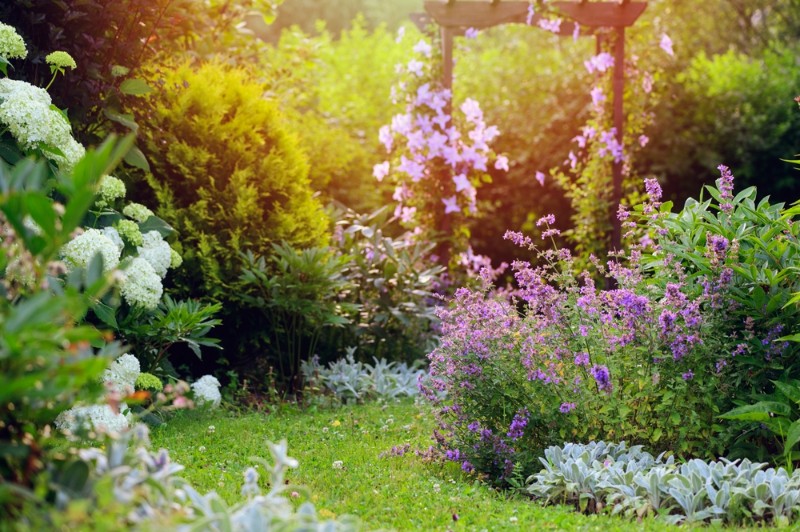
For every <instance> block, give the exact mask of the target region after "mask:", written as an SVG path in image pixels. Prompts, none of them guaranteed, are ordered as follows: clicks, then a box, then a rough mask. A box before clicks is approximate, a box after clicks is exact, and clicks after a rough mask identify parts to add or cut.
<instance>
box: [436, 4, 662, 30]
mask: <svg viewBox="0 0 800 532" xmlns="http://www.w3.org/2000/svg"><path fill="white" fill-rule="evenodd" d="M549 5H550V6H552V7H554V8H555V9H557V10H558V11H560V12H561V13H562V14H563V15H564V16H566V17H569V18H570V19H572V20H574V21H575V22H577V23H578V24H580V25H581V26H587V27H590V28H600V27H616V28H620V27H627V26H632V25H633V24H634V23H635V22H636V20H637V19H638V18H639V17H640V16H641V14H642V13H643V12H644V10H645V8H647V3H646V2H631V1H629V0H624V1H623V2H622V3H619V2H585V1H577V2H551V3H550V4H549ZM529 6H530V3H529V2H520V1H515V2H491V3H490V2H469V1H461V2H456V1H453V0H427V1H426V2H425V11H426V12H427V13H428V14H429V15H430V16H431V18H433V20H434V21H435V22H436V23H437V24H438V25H439V26H442V27H448V28H459V27H464V28H475V29H484V28H490V27H492V26H498V25H500V24H508V23H525V22H526V20H527V18H528V7H529ZM537 17H538V15H537ZM536 20H538V18H536V19H535V21H534V23H535V22H536ZM565 26H566V24H565ZM572 28H574V26H572ZM562 32H563V33H565V34H570V33H571V28H566V27H565V28H564V29H563V30H562Z"/></svg>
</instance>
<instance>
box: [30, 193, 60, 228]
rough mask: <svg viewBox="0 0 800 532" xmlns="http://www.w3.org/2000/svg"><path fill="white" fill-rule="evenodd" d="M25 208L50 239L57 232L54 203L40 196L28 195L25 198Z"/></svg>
mask: <svg viewBox="0 0 800 532" xmlns="http://www.w3.org/2000/svg"><path fill="white" fill-rule="evenodd" d="M25 207H26V209H27V211H28V214H30V215H31V218H32V219H33V221H34V222H36V224H37V225H38V226H39V227H41V229H42V231H44V233H45V234H46V235H48V236H50V237H52V236H53V235H54V234H55V232H56V213H55V212H54V211H53V201H52V200H50V199H48V198H46V197H45V196H42V195H38V194H28V195H27V196H26V197H25Z"/></svg>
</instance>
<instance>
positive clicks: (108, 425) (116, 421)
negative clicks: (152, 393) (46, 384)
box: [55, 405, 130, 433]
mask: <svg viewBox="0 0 800 532" xmlns="http://www.w3.org/2000/svg"><path fill="white" fill-rule="evenodd" d="M125 410H127V407H126V406H125V405H122V406H121V408H120V412H119V413H118V414H115V413H114V411H113V410H112V409H111V407H110V406H108V405H93V406H73V407H72V408H70V409H69V410H65V411H64V412H61V414H59V415H58V417H57V418H56V421H55V425H56V428H57V429H59V430H68V431H70V432H73V433H74V432H77V431H78V430H80V429H86V430H91V429H94V430H96V431H100V432H122V431H124V430H125V429H127V428H128V426H129V425H130V420H129V419H128V416H126V415H125V413H124V412H125Z"/></svg>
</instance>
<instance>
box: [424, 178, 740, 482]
mask: <svg viewBox="0 0 800 532" xmlns="http://www.w3.org/2000/svg"><path fill="white" fill-rule="evenodd" d="M647 190H648V193H649V199H648V200H647V201H646V202H645V203H644V204H643V205H642V206H641V207H640V208H639V210H638V211H637V212H639V213H640V214H639V215H638V218H637V219H638V220H639V222H640V223H639V224H636V223H635V222H633V220H632V219H631V220H630V221H628V222H627V223H628V224H632V223H633V224H634V227H630V226H629V229H632V230H633V229H637V230H639V231H641V232H644V233H647V232H648V231H658V230H660V229H659V227H658V225H657V223H656V222H657V221H658V220H660V219H661V215H660V212H661V211H660V208H661V205H660V189H659V188H658V185H657V183H656V182H655V181H648V182H647ZM621 217H623V218H625V219H627V218H628V216H627V213H622V215H621ZM538 224H539V225H540V226H541V227H542V228H543V238H545V239H550V240H551V241H552V242H553V243H554V241H553V240H552V239H553V238H554V237H555V236H557V234H558V229H556V228H555V227H554V224H555V219H554V217H553V216H546V217H544V218H542V219H541V220H539V222H538ZM506 238H507V239H509V240H511V241H512V242H514V243H516V244H517V245H520V246H522V247H524V248H528V249H531V250H533V251H534V252H535V254H536V255H537V259H538V260H537V262H536V263H535V264H531V263H529V262H525V261H516V262H514V263H513V265H512V269H513V272H514V277H515V280H516V286H517V287H516V288H515V289H514V290H512V291H510V292H509V291H498V290H496V289H494V288H493V287H492V286H491V285H490V283H488V282H485V283H484V286H483V287H481V288H478V289H469V288H461V289H459V290H457V291H456V293H455V296H454V298H453V300H452V302H451V304H450V306H449V307H448V308H445V309H442V310H441V311H440V313H439V315H440V318H441V320H442V342H441V345H440V347H438V348H437V349H436V350H434V351H433V352H432V353H431V354H430V355H429V358H430V360H431V374H432V380H431V382H430V384H429V385H427V386H425V389H424V392H425V393H426V394H428V395H429V396H430V397H431V399H432V400H433V401H434V402H435V403H436V404H437V405H438V408H439V409H438V418H439V423H440V427H439V429H438V430H437V432H436V434H435V437H436V440H437V442H438V447H439V450H440V451H441V452H442V454H443V456H444V457H445V458H446V459H449V460H453V461H457V462H459V463H460V464H461V467H462V469H464V470H465V471H473V470H474V471H476V472H478V473H481V474H483V475H486V476H488V478H490V479H491V480H493V481H496V482H498V483H501V484H502V483H507V482H510V481H512V480H513V477H514V476H515V475H516V474H517V473H515V471H518V470H520V469H521V470H522V471H528V472H530V470H529V468H530V467H531V466H532V464H533V460H534V459H535V458H536V457H537V456H539V455H540V454H541V452H542V450H543V449H544V448H545V447H546V446H548V445H551V444H555V443H560V442H562V441H564V440H567V439H569V440H574V441H588V440H593V439H606V440H621V439H625V440H627V441H629V442H631V443H633V444H647V445H648V446H650V447H651V448H654V449H656V450H659V451H663V450H672V451H674V452H677V453H679V454H681V455H684V456H703V457H711V456H713V455H715V454H718V453H720V452H721V451H723V450H724V448H725V445H726V441H724V440H723V438H722V437H720V434H719V433H720V427H719V425H718V424H717V423H718V421H717V415H718V414H719V413H720V411H721V410H720V408H721V407H722V408H725V405H729V404H730V401H731V395H732V393H733V392H734V391H735V388H734V386H733V383H734V381H733V379H732V378H731V376H730V372H729V371H728V366H729V365H731V364H732V360H731V359H732V354H731V353H732V351H733V349H734V347H735V345H736V342H737V338H736V337H732V336H730V335H729V334H727V332H726V331H727V329H725V328H724V327H722V324H723V323H724V322H725V321H726V320H727V319H728V318H729V316H730V312H731V310H732V309H733V308H735V305H733V304H732V303H731V301H730V299H729V298H728V297H727V295H726V294H727V290H728V289H729V287H730V283H731V281H732V278H731V275H730V272H729V269H728V268H727V267H726V266H725V264H726V263H725V261H726V260H728V258H727V257H728V254H735V252H736V250H737V244H736V243H735V242H733V243H730V242H729V243H727V244H725V243H723V242H722V241H721V240H718V239H714V238H713V235H709V236H708V238H707V241H706V245H705V247H704V248H703V249H702V251H701V252H700V253H701V256H705V258H706V259H707V260H708V261H709V263H710V264H714V265H716V266H713V267H711V268H709V270H708V271H707V272H705V273H704V274H703V275H690V273H689V272H688V271H687V268H686V267H684V265H683V264H682V262H681V261H680V260H678V259H676V258H675V257H676V256H678V255H677V253H661V254H659V253H658V250H657V249H654V248H653V247H652V244H651V242H652V241H653V240H652V238H650V237H647V238H644V239H641V240H640V241H636V242H635V243H633V244H631V245H630V247H629V250H628V251H627V253H624V254H619V255H618V257H617V258H616V259H614V260H611V261H609V262H608V263H606V264H601V263H600V262H599V261H598V260H596V259H594V258H591V261H592V262H593V264H594V268H593V271H586V270H578V269H577V268H576V266H575V261H574V258H573V256H572V254H571V253H570V252H569V250H566V249H548V250H543V249H541V248H539V247H538V246H537V245H536V244H534V242H533V241H532V240H531V239H530V238H529V237H526V236H524V235H522V234H520V233H514V232H508V233H507V234H506ZM675 244H676V245H679V244H680V243H679V242H677V243H675ZM660 249H664V248H663V247H662V248H660ZM645 252H647V253H648V255H647V257H653V256H657V257H658V261H659V262H658V264H654V263H653V262H652V260H651V259H650V258H648V261H647V262H646V263H645V261H644V260H643V256H645V255H644V253H645ZM653 253H655V255H653ZM488 275H489V274H488V272H487V276H486V279H488V278H489V277H488ZM605 285H608V286H612V287H613V288H608V289H606V288H603V286H605ZM435 391H446V392H447V398H446V399H445V400H441V399H437V398H436V397H435V395H434V393H433V392H435ZM722 411H724V410H722ZM728 443H729V442H728Z"/></svg>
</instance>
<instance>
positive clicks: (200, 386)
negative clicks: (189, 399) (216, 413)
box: [192, 375, 222, 408]
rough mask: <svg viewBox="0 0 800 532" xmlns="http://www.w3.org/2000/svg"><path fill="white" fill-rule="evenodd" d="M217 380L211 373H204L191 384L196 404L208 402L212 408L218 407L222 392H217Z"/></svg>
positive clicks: (218, 385)
mask: <svg viewBox="0 0 800 532" xmlns="http://www.w3.org/2000/svg"><path fill="white" fill-rule="evenodd" d="M219 387H220V384H219V381H218V380H217V378H216V377H214V376H212V375H205V376H203V377H201V378H200V379H199V380H197V382H194V383H193V384H192V391H193V392H194V398H195V400H196V401H197V404H198V405H202V404H206V403H208V404H210V405H211V406H213V407H214V408H216V407H218V406H219V404H220V402H221V401H222V394H220V393H219Z"/></svg>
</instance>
